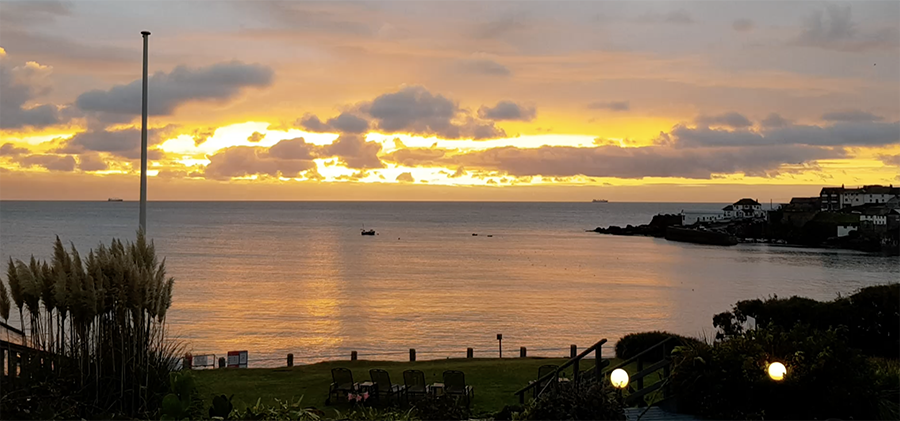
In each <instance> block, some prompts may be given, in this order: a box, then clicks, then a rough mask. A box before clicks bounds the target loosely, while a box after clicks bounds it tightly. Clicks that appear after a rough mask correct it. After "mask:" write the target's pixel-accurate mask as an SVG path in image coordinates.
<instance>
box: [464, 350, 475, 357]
mask: <svg viewBox="0 0 900 421" xmlns="http://www.w3.org/2000/svg"><path fill="white" fill-rule="evenodd" d="M466 358H475V350H474V349H472V348H466Z"/></svg>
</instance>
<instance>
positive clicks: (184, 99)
mask: <svg viewBox="0 0 900 421" xmlns="http://www.w3.org/2000/svg"><path fill="white" fill-rule="evenodd" d="M272 75H273V72H272V69H271V68H269V67H267V66H262V65H259V64H244V63H241V62H239V61H232V62H228V63H218V64H214V65H211V66H207V67H201V68H190V67H187V66H178V67H176V68H175V69H173V70H172V71H171V72H169V73H165V72H157V73H154V74H153V76H151V77H150V80H149V81H148V85H149V87H148V98H147V102H148V110H147V112H148V113H149V114H151V115H171V114H172V113H173V112H174V111H175V109H176V108H178V106H180V105H182V104H185V103H188V102H191V101H217V102H224V101H227V100H229V99H232V98H234V97H235V96H237V95H238V93H240V91H241V89H243V88H248V87H257V88H259V87H265V86H269V85H270V84H271V83H272ZM141 96H142V82H141V80H140V79H137V80H135V81H133V82H131V83H129V84H127V85H116V86H114V87H112V88H110V89H108V90H105V91H104V90H93V91H89V92H85V93H83V94H81V95H79V96H78V98H77V99H76V100H75V103H76V104H77V105H78V107H79V108H80V109H82V110H85V111H94V112H101V113H109V114H125V115H132V116H133V115H139V114H141Z"/></svg>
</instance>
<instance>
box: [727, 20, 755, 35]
mask: <svg viewBox="0 0 900 421" xmlns="http://www.w3.org/2000/svg"><path fill="white" fill-rule="evenodd" d="M753 26H754V25H753V21H752V20H750V19H736V20H735V21H734V22H732V23H731V29H734V30H735V31H738V32H750V31H752V30H753Z"/></svg>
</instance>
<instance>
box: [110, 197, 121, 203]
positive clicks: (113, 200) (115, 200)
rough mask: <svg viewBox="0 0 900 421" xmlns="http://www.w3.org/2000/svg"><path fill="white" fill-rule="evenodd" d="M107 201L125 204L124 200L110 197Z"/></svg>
mask: <svg viewBox="0 0 900 421" xmlns="http://www.w3.org/2000/svg"><path fill="white" fill-rule="evenodd" d="M106 201H107V202H124V200H122V199H120V198H118V197H110V198H109V199H106Z"/></svg>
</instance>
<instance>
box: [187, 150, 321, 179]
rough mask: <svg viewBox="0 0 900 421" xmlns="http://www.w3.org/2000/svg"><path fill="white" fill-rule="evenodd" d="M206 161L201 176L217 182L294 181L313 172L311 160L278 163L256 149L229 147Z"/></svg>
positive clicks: (289, 160) (265, 152) (276, 158)
mask: <svg viewBox="0 0 900 421" xmlns="http://www.w3.org/2000/svg"><path fill="white" fill-rule="evenodd" d="M207 159H209V165H207V166H206V169H205V170H204V175H205V176H206V177H208V178H212V179H217V180H227V179H229V178H232V177H244V176H250V175H268V176H272V177H292V178H293V177H299V176H300V174H301V173H302V172H304V171H307V170H310V169H314V168H316V163H315V162H314V161H312V160H311V159H281V158H278V157H276V156H273V155H272V154H271V153H270V152H269V150H268V149H267V148H264V147H259V146H232V147H230V148H225V149H222V150H220V151H218V152H216V153H215V154H213V155H209V156H207Z"/></svg>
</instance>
